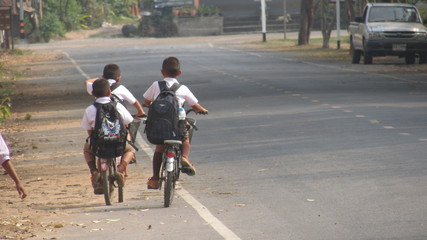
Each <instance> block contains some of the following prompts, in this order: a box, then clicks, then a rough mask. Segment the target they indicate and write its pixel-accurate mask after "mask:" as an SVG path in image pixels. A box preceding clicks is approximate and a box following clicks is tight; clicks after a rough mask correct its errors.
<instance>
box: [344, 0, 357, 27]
mask: <svg viewBox="0 0 427 240" xmlns="http://www.w3.org/2000/svg"><path fill="white" fill-rule="evenodd" d="M345 6H346V8H347V18H348V22H352V21H354V19H355V18H356V13H355V11H354V5H353V1H352V0H345Z"/></svg>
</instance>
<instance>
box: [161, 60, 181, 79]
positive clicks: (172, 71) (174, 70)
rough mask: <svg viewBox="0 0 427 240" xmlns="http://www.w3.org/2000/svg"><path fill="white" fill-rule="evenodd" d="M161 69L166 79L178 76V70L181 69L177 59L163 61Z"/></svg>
mask: <svg viewBox="0 0 427 240" xmlns="http://www.w3.org/2000/svg"><path fill="white" fill-rule="evenodd" d="M162 69H163V71H165V73H166V74H167V75H168V77H176V76H178V74H179V70H180V69H181V66H180V64H179V60H178V58H176V57H168V58H166V59H165V60H163V65H162Z"/></svg>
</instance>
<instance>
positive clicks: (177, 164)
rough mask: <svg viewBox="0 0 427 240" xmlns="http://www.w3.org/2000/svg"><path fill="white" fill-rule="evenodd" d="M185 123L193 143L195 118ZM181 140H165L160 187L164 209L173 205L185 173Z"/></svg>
mask: <svg viewBox="0 0 427 240" xmlns="http://www.w3.org/2000/svg"><path fill="white" fill-rule="evenodd" d="M186 112H187V114H188V113H190V112H194V110H193V109H190V110H187V111H186ZM185 121H186V122H187V123H188V125H189V128H188V137H189V140H190V142H191V138H192V136H193V132H194V130H196V131H197V130H198V129H197V127H196V120H195V119H193V118H188V117H187V118H186V119H185ZM181 145H182V141H180V140H165V141H164V146H165V148H164V149H165V150H164V152H163V157H162V167H161V170H160V182H159V183H160V185H159V190H161V189H162V187H163V185H164V187H163V190H164V195H163V197H164V207H169V206H170V205H171V204H172V201H173V197H174V194H175V186H176V182H177V181H178V180H179V176H180V172H183V173H185V169H183V168H182V164H181V162H182V155H181Z"/></svg>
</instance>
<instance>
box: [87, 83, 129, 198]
mask: <svg viewBox="0 0 427 240" xmlns="http://www.w3.org/2000/svg"><path fill="white" fill-rule="evenodd" d="M92 95H93V96H94V97H95V98H96V100H95V103H94V104H92V105H90V106H89V107H87V108H86V110H85V113H84V115H83V119H82V122H81V126H82V128H83V129H85V130H87V132H88V134H89V137H88V138H87V140H86V143H85V145H84V150H83V153H84V157H85V160H86V162H87V165H88V166H89V170H90V173H91V174H92V176H91V181H92V186H93V188H94V193H95V194H103V189H102V185H101V183H100V182H99V179H100V174H99V171H98V169H97V166H96V161H95V158H96V156H97V157H102V158H113V157H120V156H122V157H121V161H120V164H119V166H118V167H117V172H118V173H119V175H120V176H119V180H118V181H119V184H120V185H122V186H123V185H124V181H125V178H124V176H125V170H126V166H127V164H128V163H129V162H130V161H131V160H132V159H133V158H134V156H135V150H134V149H133V148H132V147H131V146H130V145H128V144H126V138H127V131H126V127H125V125H127V124H129V123H131V122H132V121H133V117H132V115H131V114H130V113H129V112H128V111H127V110H126V108H125V107H124V106H123V105H122V104H120V103H116V102H114V101H112V100H111V89H110V85H109V83H108V81H107V80H106V79H97V80H96V81H94V82H93V91H92ZM89 140H90V142H89Z"/></svg>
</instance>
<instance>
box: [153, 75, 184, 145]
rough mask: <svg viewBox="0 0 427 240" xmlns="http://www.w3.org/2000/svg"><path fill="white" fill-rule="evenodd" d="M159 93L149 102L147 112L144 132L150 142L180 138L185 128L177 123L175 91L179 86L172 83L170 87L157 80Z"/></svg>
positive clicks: (177, 107)
mask: <svg viewBox="0 0 427 240" xmlns="http://www.w3.org/2000/svg"><path fill="white" fill-rule="evenodd" d="M158 83H159V87H160V94H159V95H158V96H157V98H156V99H155V100H154V101H153V103H152V104H151V107H150V109H149V110H148V114H147V122H146V125H145V133H146V134H147V139H148V141H149V142H150V143H152V144H163V143H164V141H165V140H182V139H183V138H184V136H185V129H182V127H180V124H179V118H178V112H179V103H178V99H177V98H176V95H175V92H176V91H177V90H178V89H179V88H180V87H181V85H179V84H178V83H174V84H173V85H172V86H171V87H170V88H168V87H167V86H166V82H165V81H159V82H158Z"/></svg>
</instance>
